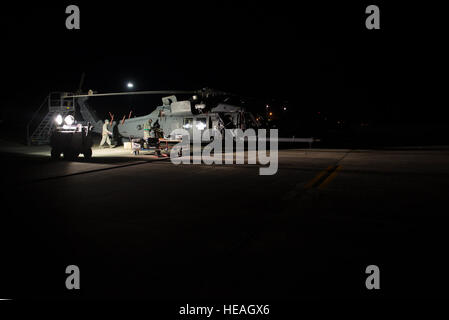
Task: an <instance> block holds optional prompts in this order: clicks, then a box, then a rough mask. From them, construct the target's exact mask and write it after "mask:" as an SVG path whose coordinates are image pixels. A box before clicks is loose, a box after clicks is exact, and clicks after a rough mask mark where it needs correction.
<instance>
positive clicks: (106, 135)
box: [100, 119, 112, 148]
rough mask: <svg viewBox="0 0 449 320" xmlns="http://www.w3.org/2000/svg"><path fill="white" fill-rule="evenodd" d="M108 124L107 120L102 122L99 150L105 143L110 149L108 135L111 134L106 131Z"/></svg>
mask: <svg viewBox="0 0 449 320" xmlns="http://www.w3.org/2000/svg"><path fill="white" fill-rule="evenodd" d="M108 124H109V120H107V119H106V120H105V121H104V125H103V132H102V138H101V142H100V148H103V145H104V144H105V142H106V143H107V144H108V145H109V148H112V145H111V139H110V138H109V135H112V132H111V131H109V130H108Z"/></svg>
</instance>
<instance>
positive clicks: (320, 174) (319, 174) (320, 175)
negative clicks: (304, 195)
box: [304, 166, 334, 189]
mask: <svg viewBox="0 0 449 320" xmlns="http://www.w3.org/2000/svg"><path fill="white" fill-rule="evenodd" d="M333 167H334V166H329V167H327V169H326V170H323V171H321V172H320V173H318V174H317V175H316V176H315V178H313V179H312V180H310V181H309V182H307V183H306V185H305V186H304V189H310V188H311V187H312V186H313V185H314V184H315V183H317V182H318V181H319V180H320V179H321V178H322V177H323V176H324V175H325V174H327V173H328V172H329V171H330V170H332V168H333Z"/></svg>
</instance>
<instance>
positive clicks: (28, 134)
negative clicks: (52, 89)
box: [27, 94, 50, 145]
mask: <svg viewBox="0 0 449 320" xmlns="http://www.w3.org/2000/svg"><path fill="white" fill-rule="evenodd" d="M49 98H50V94H49V95H47V96H46V97H45V99H44V101H43V102H42V104H41V105H40V107H39V109H37V110H36V111H35V112H34V113H33V115H32V116H31V119H30V121H29V122H28V124H27V144H28V145H31V136H30V126H31V124H32V122H33V121H34V119H35V118H36V117H37V115H38V114H39V111H41V109H42V107H43V106H44V104H46V102H47V101H48V99H49Z"/></svg>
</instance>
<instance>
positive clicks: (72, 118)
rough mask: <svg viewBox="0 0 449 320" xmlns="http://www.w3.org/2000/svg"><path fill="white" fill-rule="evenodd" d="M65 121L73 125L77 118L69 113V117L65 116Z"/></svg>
mask: <svg viewBox="0 0 449 320" xmlns="http://www.w3.org/2000/svg"><path fill="white" fill-rule="evenodd" d="M64 122H65V123H66V124H67V125H69V126H71V125H72V124H73V123H74V122H75V118H74V117H73V116H72V115H70V114H69V115H68V116H67V117H65V118H64Z"/></svg>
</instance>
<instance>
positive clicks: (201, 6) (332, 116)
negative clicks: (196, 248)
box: [0, 1, 447, 145]
mask: <svg viewBox="0 0 449 320" xmlns="http://www.w3.org/2000/svg"><path fill="white" fill-rule="evenodd" d="M311 3H313V4H311ZM311 3H307V2H305V3H303V2H301V3H294V4H293V3H290V2H279V1H276V2H271V3H270V2H268V3H264V2H259V1H221V2H215V1H214V2H211V1H204V2H203V1H189V2H179V1H176V2H175V1H163V2H157V1H139V2H134V1H127V2H126V3H114V2H95V4H92V2H87V1H77V2H73V3H72V2H70V3H69V2H67V1H62V2H60V3H58V4H52V3H50V2H42V1H39V2H34V3H30V4H15V5H10V4H8V5H3V7H2V10H1V20H0V23H1V26H0V29H1V33H2V56H3V58H2V64H3V68H2V78H3V80H4V81H3V85H2V96H1V120H2V124H1V126H2V129H3V131H6V132H7V133H8V134H9V135H13V136H16V137H17V136H19V137H23V136H24V132H25V130H24V125H25V124H26V123H27V122H28V120H29V119H30V117H31V115H32V113H33V112H34V111H35V110H36V109H37V108H38V107H39V105H40V104H41V102H42V101H43V100H44V98H45V97H46V95H47V94H48V93H49V92H50V91H70V92H73V91H76V90H77V89H78V85H79V82H80V78H81V74H82V73H83V72H85V73H86V77H85V81H84V84H83V88H82V89H83V90H84V91H85V92H86V91H87V90H89V89H92V90H95V91H98V92H103V93H104V92H115V91H124V90H127V89H126V83H127V82H128V81H132V82H133V83H134V84H135V88H134V89H135V90H171V89H173V90H190V89H200V88H203V87H210V88H215V89H219V90H223V91H229V92H233V93H237V94H241V95H244V96H250V97H254V98H255V99H256V100H254V101H255V102H253V103H252V104H251V105H250V106H249V108H250V109H252V111H254V112H262V113H263V112H265V109H264V107H265V105H266V104H267V103H268V104H270V106H271V107H272V110H273V112H274V119H275V122H276V124H275V125H276V126H278V127H280V128H281V132H282V134H283V135H284V136H286V135H292V134H296V136H298V135H303V136H310V135H313V136H318V137H326V138H327V141H331V142H333V143H334V144H341V145H343V144H344V143H345V141H347V140H348V139H349V140H351V139H352V140H351V141H354V138H355V137H359V138H357V139H358V140H357V141H358V142H359V143H360V142H366V143H369V142H374V143H375V144H388V143H389V142H391V141H392V140H391V139H392V137H393V136H395V137H396V136H398V137H399V139H396V140H395V143H399V144H401V143H403V144H406V145H408V144H417V143H418V144H429V143H430V144H432V143H437V144H445V143H446V139H445V138H444V135H445V134H446V131H447V125H446V123H447V117H446V115H447V107H446V104H445V103H444V101H445V94H444V93H445V90H444V89H445V83H446V82H447V81H445V77H446V72H445V70H446V68H445V67H446V61H445V59H444V56H445V54H446V52H447V50H446V49H445V44H444V42H445V40H444V39H445V36H446V32H445V28H444V19H443V17H442V16H441V15H442V13H443V10H442V8H441V7H439V6H437V5H431V4H426V5H424V4H413V3H411V2H405V3H397V2H396V4H391V3H384V2H380V1H376V2H375V3H374V2H373V3H374V4H376V5H378V6H379V7H380V15H381V17H380V20H381V29H380V30H367V29H366V28H365V19H366V16H367V14H365V8H366V6H367V5H369V4H372V3H371V2H369V3H368V2H363V1H361V2H359V1H357V2H349V3H346V2H345V3H338V4H337V3H333V2H329V3H326V2H322V1H319V2H311ZM69 4H77V5H78V6H79V7H80V11H81V29H80V30H67V29H66V28H65V19H66V17H67V16H68V15H67V14H65V8H66V6H67V5H69ZM90 103H91V105H92V107H94V109H95V110H96V111H97V113H98V115H99V116H100V117H106V116H107V114H108V112H109V111H111V112H112V113H114V114H115V115H116V116H117V117H120V118H121V117H122V116H123V115H125V114H128V112H129V111H130V110H131V109H132V110H133V111H134V114H135V115H143V114H147V113H149V112H151V111H152V110H153V108H154V107H155V106H157V105H159V104H160V97H150V96H135V97H133V98H131V97H129V96H128V97H119V98H117V97H114V98H96V99H91V102H90ZM284 106H287V112H284V111H283V109H282V108H283V107H284ZM11 132H13V134H12V133H11ZM4 134H6V133H4ZM361 134H362V136H363V138H360V135H361ZM363 134H365V135H363ZM393 140H394V139H393Z"/></svg>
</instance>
